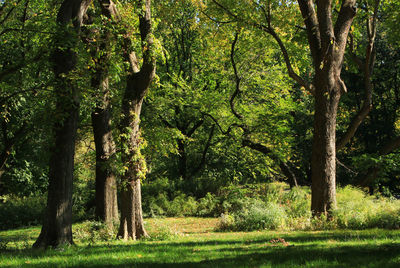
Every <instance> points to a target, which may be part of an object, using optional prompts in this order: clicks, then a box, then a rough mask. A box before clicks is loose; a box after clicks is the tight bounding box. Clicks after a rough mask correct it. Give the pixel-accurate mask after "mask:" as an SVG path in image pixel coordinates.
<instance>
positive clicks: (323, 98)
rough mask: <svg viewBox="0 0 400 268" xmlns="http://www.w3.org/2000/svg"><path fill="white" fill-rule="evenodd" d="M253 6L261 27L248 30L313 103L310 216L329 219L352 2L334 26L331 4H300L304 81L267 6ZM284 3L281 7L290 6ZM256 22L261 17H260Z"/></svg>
mask: <svg viewBox="0 0 400 268" xmlns="http://www.w3.org/2000/svg"><path fill="white" fill-rule="evenodd" d="M212 2H213V3H214V4H215V5H216V6H218V7H219V8H220V9H221V10H223V11H224V12H225V13H227V14H228V15H229V17H231V18H233V19H235V20H236V21H241V22H242V23H243V19H242V18H241V17H240V16H239V15H238V14H237V13H234V12H233V11H232V10H231V9H229V8H227V7H226V6H225V5H223V4H221V3H220V2H218V1H216V0H212ZM252 5H255V6H256V9H257V10H259V11H260V12H261V14H263V16H264V22H260V21H259V20H253V19H252V18H251V17H250V18H249V17H247V18H249V21H247V23H249V24H250V25H251V26H252V27H255V28H258V29H260V30H262V31H264V32H266V33H267V34H269V35H271V36H272V37H273V38H274V39H275V40H276V42H277V43H278V45H279V47H280V49H281V51H282V54H283V57H284V60H285V63H286V66H287V70H288V74H289V76H290V77H291V78H292V79H293V80H295V81H296V82H297V83H298V84H300V85H301V86H303V87H304V88H306V89H307V90H309V91H310V92H311V93H312V94H313V96H314V100H315V106H314V132H313V133H314V138H313V145H312V156H311V180H312V187H311V189H312V201H311V210H312V212H313V214H314V215H321V214H325V215H330V213H331V210H332V209H334V208H335V207H336V145H335V144H336V117H337V111H338V104H339V100H340V97H341V95H342V94H344V93H345V92H347V88H346V85H345V83H344V82H343V80H342V79H341V77H340V74H341V69H342V65H343V58H344V54H345V48H346V44H347V37H348V34H349V30H350V27H351V24H352V21H353V19H354V16H355V14H356V6H355V0H343V1H342V3H341V7H340V10H339V12H338V15H337V18H336V21H334V18H335V16H334V13H333V11H334V10H333V5H334V4H333V2H332V1H331V0H328V1H317V2H316V3H315V5H314V2H313V1H311V0H299V1H298V6H299V8H300V11H301V15H302V17H303V19H304V22H305V26H306V29H305V30H306V32H307V40H308V46H309V51H310V53H311V58H312V66H313V71H314V73H313V77H312V82H311V83H310V82H308V81H307V80H306V79H303V78H302V77H301V76H300V75H298V74H297V73H296V72H295V69H294V68H293V66H292V63H291V59H290V57H289V53H288V50H287V49H286V46H285V43H284V42H283V41H282V40H281V38H280V36H279V35H278V33H277V31H276V30H275V29H274V27H273V25H272V10H271V1H267V3H266V4H264V3H261V2H258V1H257V2H256V1H255V2H253V3H252ZM290 5H292V4H291V3H285V5H284V6H290ZM259 18H261V16H260V17H259Z"/></svg>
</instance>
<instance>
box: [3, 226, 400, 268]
mask: <svg viewBox="0 0 400 268" xmlns="http://www.w3.org/2000/svg"><path fill="white" fill-rule="evenodd" d="M277 235H278V234H276V236H277ZM399 236H400V235H399V233H398V232H395V233H394V234H393V237H395V238H396V241H393V242H391V241H388V240H387V239H386V238H387V237H389V233H386V232H384V231H382V234H380V233H379V231H373V232H372V233H362V232H354V233H353V232H351V231H348V232H347V231H345V232H343V233H338V234H335V233H333V232H332V233H331V232H327V233H304V234H303V233H301V234H298V233H297V234H294V235H291V234H286V235H283V234H281V237H282V238H284V239H285V240H286V241H287V242H289V243H290V244H291V245H292V246H289V247H285V246H283V245H279V244H278V245H276V246H274V245H273V244H271V243H269V239H272V238H275V237H274V234H269V233H265V234H262V235H261V237H256V238H254V239H249V240H245V241H240V240H234V239H230V240H217V239H214V240H211V241H210V240H208V241H199V242H194V241H188V242H176V241H164V242H160V243H157V242H138V243H133V244H126V245H124V244H117V245H116V244H110V245H93V246H87V247H85V246H76V247H71V248H69V249H66V250H65V251H58V250H47V251H44V250H7V251H2V252H0V257H5V258H10V257H12V258H13V259H14V260H17V262H15V265H14V264H12V265H9V266H8V267H19V266H21V265H22V266H23V265H27V266H29V267H46V266H47V267H49V266H50V267H57V266H68V267H154V268H156V267H238V266H240V267H243V266H244V267H248V266H250V267H259V266H262V265H266V266H272V267H301V266H314V267H379V266H384V267H385V268H387V267H400V237H399ZM375 238H378V239H379V238H382V239H383V240H379V241H374V239H375ZM238 239H240V238H238ZM358 240H371V242H369V241H368V243H357V242H359V241H358ZM332 241H334V243H335V241H342V242H346V241H350V242H351V243H350V244H348V245H346V244H344V243H342V244H332ZM353 241H354V242H353ZM304 242H311V243H307V244H302V243H304ZM0 259H1V258H0ZM18 259H20V260H21V262H22V264H21V262H18ZM27 259H29V263H27V262H26V261H25V260H27ZM24 261H25V262H24ZM0 266H1V263H0Z"/></svg>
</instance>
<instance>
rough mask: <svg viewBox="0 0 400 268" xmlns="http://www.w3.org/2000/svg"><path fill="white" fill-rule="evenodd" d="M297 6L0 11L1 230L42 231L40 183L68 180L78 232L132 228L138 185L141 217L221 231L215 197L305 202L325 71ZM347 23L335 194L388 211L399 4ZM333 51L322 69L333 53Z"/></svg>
mask: <svg viewBox="0 0 400 268" xmlns="http://www.w3.org/2000/svg"><path fill="white" fill-rule="evenodd" d="M306 2H313V1H299V3H297V2H295V1H274V0H271V1H250V0H238V1H228V0H227V1H225V0H220V1H214V0H211V1H197V0H192V1H191V0H179V1H173V0H170V1H153V3H152V5H151V7H150V1H122V0H121V1H115V3H113V2H112V1H41V0H34V1H33V0H5V1H1V3H0V44H1V46H0V59H1V61H0V90H1V91H0V130H1V131H0V141H1V143H0V198H1V199H0V202H1V203H2V207H3V210H2V212H1V213H2V215H1V218H2V220H3V219H4V222H5V223H3V225H2V228H3V227H4V228H10V227H15V226H18V225H21V224H29V223H41V222H42V221H41V216H40V215H42V214H41V213H42V211H43V208H44V207H45V206H46V198H45V196H46V193H47V191H48V189H53V188H54V187H55V186H54V187H53V188H51V187H50V188H49V181H50V182H51V181H53V180H52V179H51V177H54V178H58V177H62V176H65V178H68V174H64V173H68V172H69V171H67V170H68V167H69V166H72V167H73V174H72V173H71V176H72V175H73V188H71V191H70V193H66V195H65V200H68V195H69V194H71V195H72V199H71V200H72V202H71V204H70V205H71V207H72V212H73V213H72V215H73V217H74V220H84V219H95V218H99V217H100V218H103V219H105V220H107V219H109V218H107V217H110V218H111V219H115V217H116V218H118V209H117V207H120V208H121V209H122V210H123V211H125V212H122V218H124V217H127V222H129V211H130V210H129V208H124V207H125V205H124V204H126V203H127V202H128V201H126V200H131V199H129V198H133V199H134V198H135V197H137V196H138V192H137V188H135V187H138V186H132V187H133V188H132V189H133V190H132V191H133V192H132V193H130V192H129V191H128V190H126V189H125V187H126V185H127V184H129V185H130V183H131V182H132V177H134V178H135V179H134V180H133V181H136V180H138V181H139V194H140V181H141V183H142V189H141V194H142V196H141V202H142V204H140V206H143V214H144V216H163V215H168V216H174V215H197V216H219V215H220V213H223V212H224V211H226V210H227V209H228V207H229V206H234V205H235V204H234V202H230V203H229V202H228V203H229V206H228V205H226V204H228V203H225V205H226V206H228V207H226V206H225V207H224V205H223V204H222V203H223V202H222V201H221V202H220V203H218V202H219V201H218V202H217V201H215V199H216V198H217V197H223V198H224V200H225V201H226V200H229V199H230V198H233V197H231V196H230V195H231V194H233V195H240V194H244V195H248V194H249V192H252V191H260V192H261V193H262V192H263V189H264V188H263V187H267V186H265V184H266V183H270V182H275V183H276V182H283V183H285V184H279V183H276V184H272V185H275V186H276V187H281V188H282V189H283V190H284V191H289V190H288V189H289V187H295V186H298V187H300V188H301V187H302V186H304V187H306V186H307V187H309V186H311V185H312V182H313V180H312V177H313V176H316V175H313V172H312V165H313V163H314V165H315V162H316V159H317V160H318V156H315V155H314V156H313V152H314V151H316V150H317V149H318V148H317V149H316V148H313V137H314V136H315V135H314V134H315V131H316V130H318V129H319V128H318V127H315V126H316V125H315V124H317V126H318V123H315V122H317V121H316V120H317V119H315V118H318V116H316V113H318V112H316V111H317V110H316V109H318V107H319V106H318V103H320V100H319V99H318V98H319V97H318V96H319V93H318V92H319V89H318V87H317V86H318V85H319V84H320V83H319V82H318V81H319V80H318V79H319V78H318V77H319V75H320V74H319V72H318V71H315V70H318V68H320V70H325V69H327V68H328V67H326V66H328V65H329V64H330V61H329V60H326V59H325V57H324V55H325V54H324V53H325V52H324V53H322V54H321V55H322V56H321V57H323V59H321V61H320V64H319V63H318V64H317V65H316V60H315V57H314V54H313V51H314V50H313V49H312V43H310V41H309V40H310V37H309V33H310V31H307V29H308V27H309V25H308V24H307V23H308V22H307V20H306V24H305V22H304V19H303V17H304V14H303V17H302V13H304V8H303V9H301V8H300V9H301V12H300V9H299V5H300V6H302V5H304V3H306ZM317 2H318V1H317ZM327 2H329V1H327ZM342 2H343V3H345V4H346V3H347V4H348V2H356V1H333V3H331V13H330V16H329V17H330V19H331V20H333V21H336V20H337V21H340V20H339V19H338V18H342V17H343V16H342V11H341V10H342V9H344V8H343V5H344V6H345V4H343V3H342ZM114 4H115V5H114ZM68 5H71V6H70V7H68ZM321 5H322V4H321ZM60 6H61V7H60ZM83 6H84V7H83ZM110 7H112V8H114V9H112V8H110ZM345 7H346V6H345ZM355 7H356V9H357V12H356V14H355V17H354V20H353V21H352V24H351V26H349V27H348V37H347V38H346V39H345V40H344V41H343V44H344V46H345V48H346V49H345V50H343V60H338V62H339V63H335V64H336V65H335V64H333V65H332V66H336V67H337V66H339V65H340V67H341V72H340V71H339V72H338V73H339V76H337V75H335V79H338V80H337V81H339V82H337V83H339V84H340V83H343V84H344V83H345V85H346V86H344V87H343V86H341V87H340V90H339V89H337V90H338V92H339V91H340V92H341V93H340V96H339V98H340V102H338V107H337V111H336V113H337V118H335V124H334V125H335V126H336V130H335V128H333V131H334V132H335V135H336V139H334V143H336V147H334V149H333V150H334V152H335V153H336V155H335V153H333V156H334V160H333V161H334V162H335V163H336V169H334V172H333V173H332V174H333V175H332V174H331V175H332V176H333V178H336V184H337V185H338V186H341V187H345V186H347V185H352V186H356V187H360V188H362V189H363V190H364V191H365V192H368V193H369V194H371V195H372V194H375V195H381V196H386V197H395V198H398V197H399V195H400V188H399V187H400V184H399V179H400V166H399V163H400V154H399V152H400V151H399V148H400V111H399V109H400V105H399V104H400V32H399V27H398V24H399V22H400V19H399V18H400V14H399V12H400V2H399V1H396V0H362V1H357V2H356V3H355V6H354V8H355ZM63 8H64V9H65V10H66V9H67V8H70V9H68V10H70V11H71V12H72V13H71V12H70V13H68V12H67V11H65V10H64V11H63ZM74 10H77V11H83V10H84V12H83V13H84V14H82V12H81V13H79V12H77V13H76V14H75V15H74V12H76V11H74ZM316 10H317V8H316ZM309 11H310V10H309ZM63 12H64V13H63ZM66 14H69V15H68V16H70V17H69V18H66V16H67V15H66ZM150 14H151V17H152V18H151V19H150ZM314 15H315V14H314ZM319 16H320V12H318V19H319V20H321V17H319ZM320 25H322V22H320ZM335 31H336V29H335ZM322 40H323V34H322ZM336 42H337V43H338V44H339V38H338V37H337V36H336V39H331V40H329V41H328V42H327V44H328V47H327V49H326V55H330V54H329V53H333V54H332V55H335V53H339V52H337V51H339V50H340V49H341V48H340V47H339V46H337V47H336V48H335V46H334V44H336ZM329 43H331V44H332V47H333V48H330V47H329ZM310 44H311V45H310ZM321 44H324V43H323V42H322V41H321ZM310 46H311V50H310ZM322 47H323V45H322ZM133 51H134V52H136V53H133ZM310 51H311V52H310ZM321 51H322V48H321ZM328 51H329V52H328ZM327 58H329V57H327ZM156 65H157V67H156ZM325 67H326V68H325ZM335 81H336V80H335ZM335 83H336V82H335ZM150 84H151V86H150ZM340 85H342V84H340ZM335 87H336V86H335ZM334 91H335V90H333V91H328V92H334ZM129 92H131V93H129ZM132 92H133V93H132ZM321 92H322V91H321ZM323 94H324V93H323V92H322V93H321V96H322V95H323ZM326 94H328V93H326ZM329 94H331V93H329ZM332 94H333V93H332ZM338 94H339V93H338ZM324 96H325V95H324ZM331 96H333V97H332V98H331V100H332V99H335V97H334V95H331ZM327 99H328V101H329V96H328V97H327ZM316 102H317V104H316ZM316 107H317V108H316ZM327 113H329V112H327ZM332 113H333V112H332ZM78 114H79V115H78ZM74 118H75V119H74ZM74 120H75V121H74ZM139 122H140V128H139ZM71 127H72V130H71ZM73 128H76V134H75V132H74V130H73ZM68 131H71V132H68ZM67 133H69V134H67ZM63 135H64V136H63ZM68 135H70V136H68ZM335 135H333V137H335ZM60 137H61V138H60ZM71 142H72V144H73V146H72V147H71ZM66 144H70V145H69V147H68V146H65V148H64V147H63V146H64V145H66ZM315 146H318V145H315V144H314V147H315ZM67 147H68V148H67ZM73 147H74V148H75V149H74V148H73ZM320 148H321V151H323V148H322V147H320ZM335 148H336V149H335ZM328 151H329V150H328ZM68 154H69V155H70V156H71V155H72V157H73V158H72V159H74V161H72V162H71V161H70V160H68V159H62V158H63V157H64V156H67V155H68ZM327 154H328V155H332V152H331V153H329V152H328V153H327ZM63 161H64V162H63ZM49 163H50V165H49ZM55 163H59V164H55ZM63 163H64V164H63ZM317 169H318V166H317V165H315V166H313V170H317ZM101 174H103V175H101ZM331 175H330V176H331ZM100 176H103V177H104V179H103V181H104V182H103V188H102V187H99V186H98V185H99V182H98V181H97V182H96V177H97V178H99V177H100ZM328 177H329V176H328ZM71 178H72V177H71ZM54 180H56V179H54ZM67 183H68V179H66V184H67ZM104 183H105V185H109V186H110V188H108V190H107V188H106V187H105V186H104ZM66 184H65V185H66ZM328 184H329V183H328ZM50 185H52V184H50ZM96 185H97V186H96ZM263 185H264V186H263ZM334 186H335V185H334ZM268 187H271V186H268ZM268 187H267V188H268ZM319 187H320V188H321V187H322V188H324V187H325V186H319ZM326 187H328V186H326ZM66 188H68V187H67V186H66ZM281 188H280V189H281ZM322 188H321V189H322ZM63 189H64V188H63ZM101 189H102V190H101ZM105 189H106V190H105ZM124 189H125V190H124ZM324 189H325V188H324ZM264 190H265V189H264ZM50 191H51V190H50ZM101 191H102V192H101ZM107 191H109V192H107ZM313 191H314V190H313ZM117 192H118V196H119V198H118V199H117V197H116V196H117ZM244 192H245V193H244ZM306 192H307V191H306ZM120 193H121V194H122V196H121V197H120ZM307 193H308V194H309V193H310V192H309V191H308V192H307ZM58 195H59V193H56V194H55V195H54V196H53V197H52V198H55V199H57V198H58V197H57V196H58ZM101 197H103V199H105V200H107V201H104V200H103V201H102V202H103V206H104V202H106V203H107V202H108V204H112V208H108V210H109V211H108V212H105V210H104V208H100V207H101V205H99V200H100V199H101ZM49 198H50V193H49ZM117 200H119V201H117ZM60 202H61V201H60ZM313 202H314V201H313ZM327 202H328V205H327V207H328V208H329V207H330V205H329V204H330V203H329V202H331V201H329V200H328V201H327ZM332 202H333V201H332ZM335 202H336V201H335ZM217 203H218V204H219V207H218V206H217V205H216V204H217ZM316 206H317V205H316ZM314 208H316V207H314ZM7 209H9V210H13V211H14V213H13V214H15V215H17V216H16V217H15V218H12V219H11V218H9V217H10V216H7V215H9V213H10V212H9V211H8V210H7ZM102 209H103V210H102ZM316 209H317V208H316ZM0 210H1V209H0ZM106 210H107V208H106ZM140 210H141V208H140ZM317 210H318V209H317ZM319 212H322V213H324V212H326V211H324V210H319ZM107 213H108V214H107ZM126 213H128V214H126ZM124 215H125V216H124ZM126 215H128V216H126ZM138 215H139V214H136V217H141V215H139V216H138ZM6 219H7V220H8V221H6ZM121 224H122V223H121ZM45 225H46V224H45ZM122 225H123V224H122ZM122 225H121V226H122ZM128 226H129V223H128ZM136 228H137V229H139V230H140V228H141V227H140V226H139V227H138V226H136ZM119 231H120V233H119V234H120V235H121V236H124V237H125V236H127V237H129V236H132V235H133V236H135V235H134V234H130V231H129V227H128V229H126V230H121V229H120V230H119ZM142 231H143V235H146V233H145V231H144V230H142ZM136 232H137V230H136ZM136 236H140V235H139V234H138V233H136Z"/></svg>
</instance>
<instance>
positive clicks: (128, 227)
mask: <svg viewBox="0 0 400 268" xmlns="http://www.w3.org/2000/svg"><path fill="white" fill-rule="evenodd" d="M130 85H131V84H130V83H128V88H127V90H126V92H125V96H124V100H123V104H122V113H123V119H122V120H121V125H120V127H121V129H120V130H121V143H122V146H123V148H122V162H123V164H124V167H123V168H124V169H125V173H124V174H123V175H122V178H121V181H122V182H121V184H122V192H121V219H120V226H119V231H118V237H119V238H122V239H124V240H128V239H132V240H135V239H139V238H141V237H146V236H148V235H147V233H146V231H145V229H144V224H143V216H142V201H141V200H142V196H141V189H140V188H141V185H140V180H141V179H143V178H144V177H145V175H146V164H145V160H144V159H143V156H142V155H141V152H140V149H141V148H140V147H141V145H142V141H141V137H140V132H139V118H140V112H141V109H142V103H143V97H144V94H140V95H139V96H137V95H136V94H135V95H136V97H133V96H132V95H131V94H132V93H135V92H134V91H131V90H129V89H132V88H130V87H129V86H130Z"/></svg>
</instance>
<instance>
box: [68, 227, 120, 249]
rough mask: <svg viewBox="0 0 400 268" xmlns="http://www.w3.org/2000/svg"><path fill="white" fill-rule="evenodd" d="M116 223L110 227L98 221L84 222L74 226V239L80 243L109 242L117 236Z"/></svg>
mask: <svg viewBox="0 0 400 268" xmlns="http://www.w3.org/2000/svg"><path fill="white" fill-rule="evenodd" d="M117 227H118V224H117V223H113V224H112V225H111V226H109V225H107V224H105V223H103V222H99V221H86V222H83V223H80V224H79V225H77V226H74V230H73V231H74V232H73V236H74V239H77V240H79V241H80V242H82V243H89V244H95V243H96V242H98V241H110V240H113V239H115V238H116V236H117Z"/></svg>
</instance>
